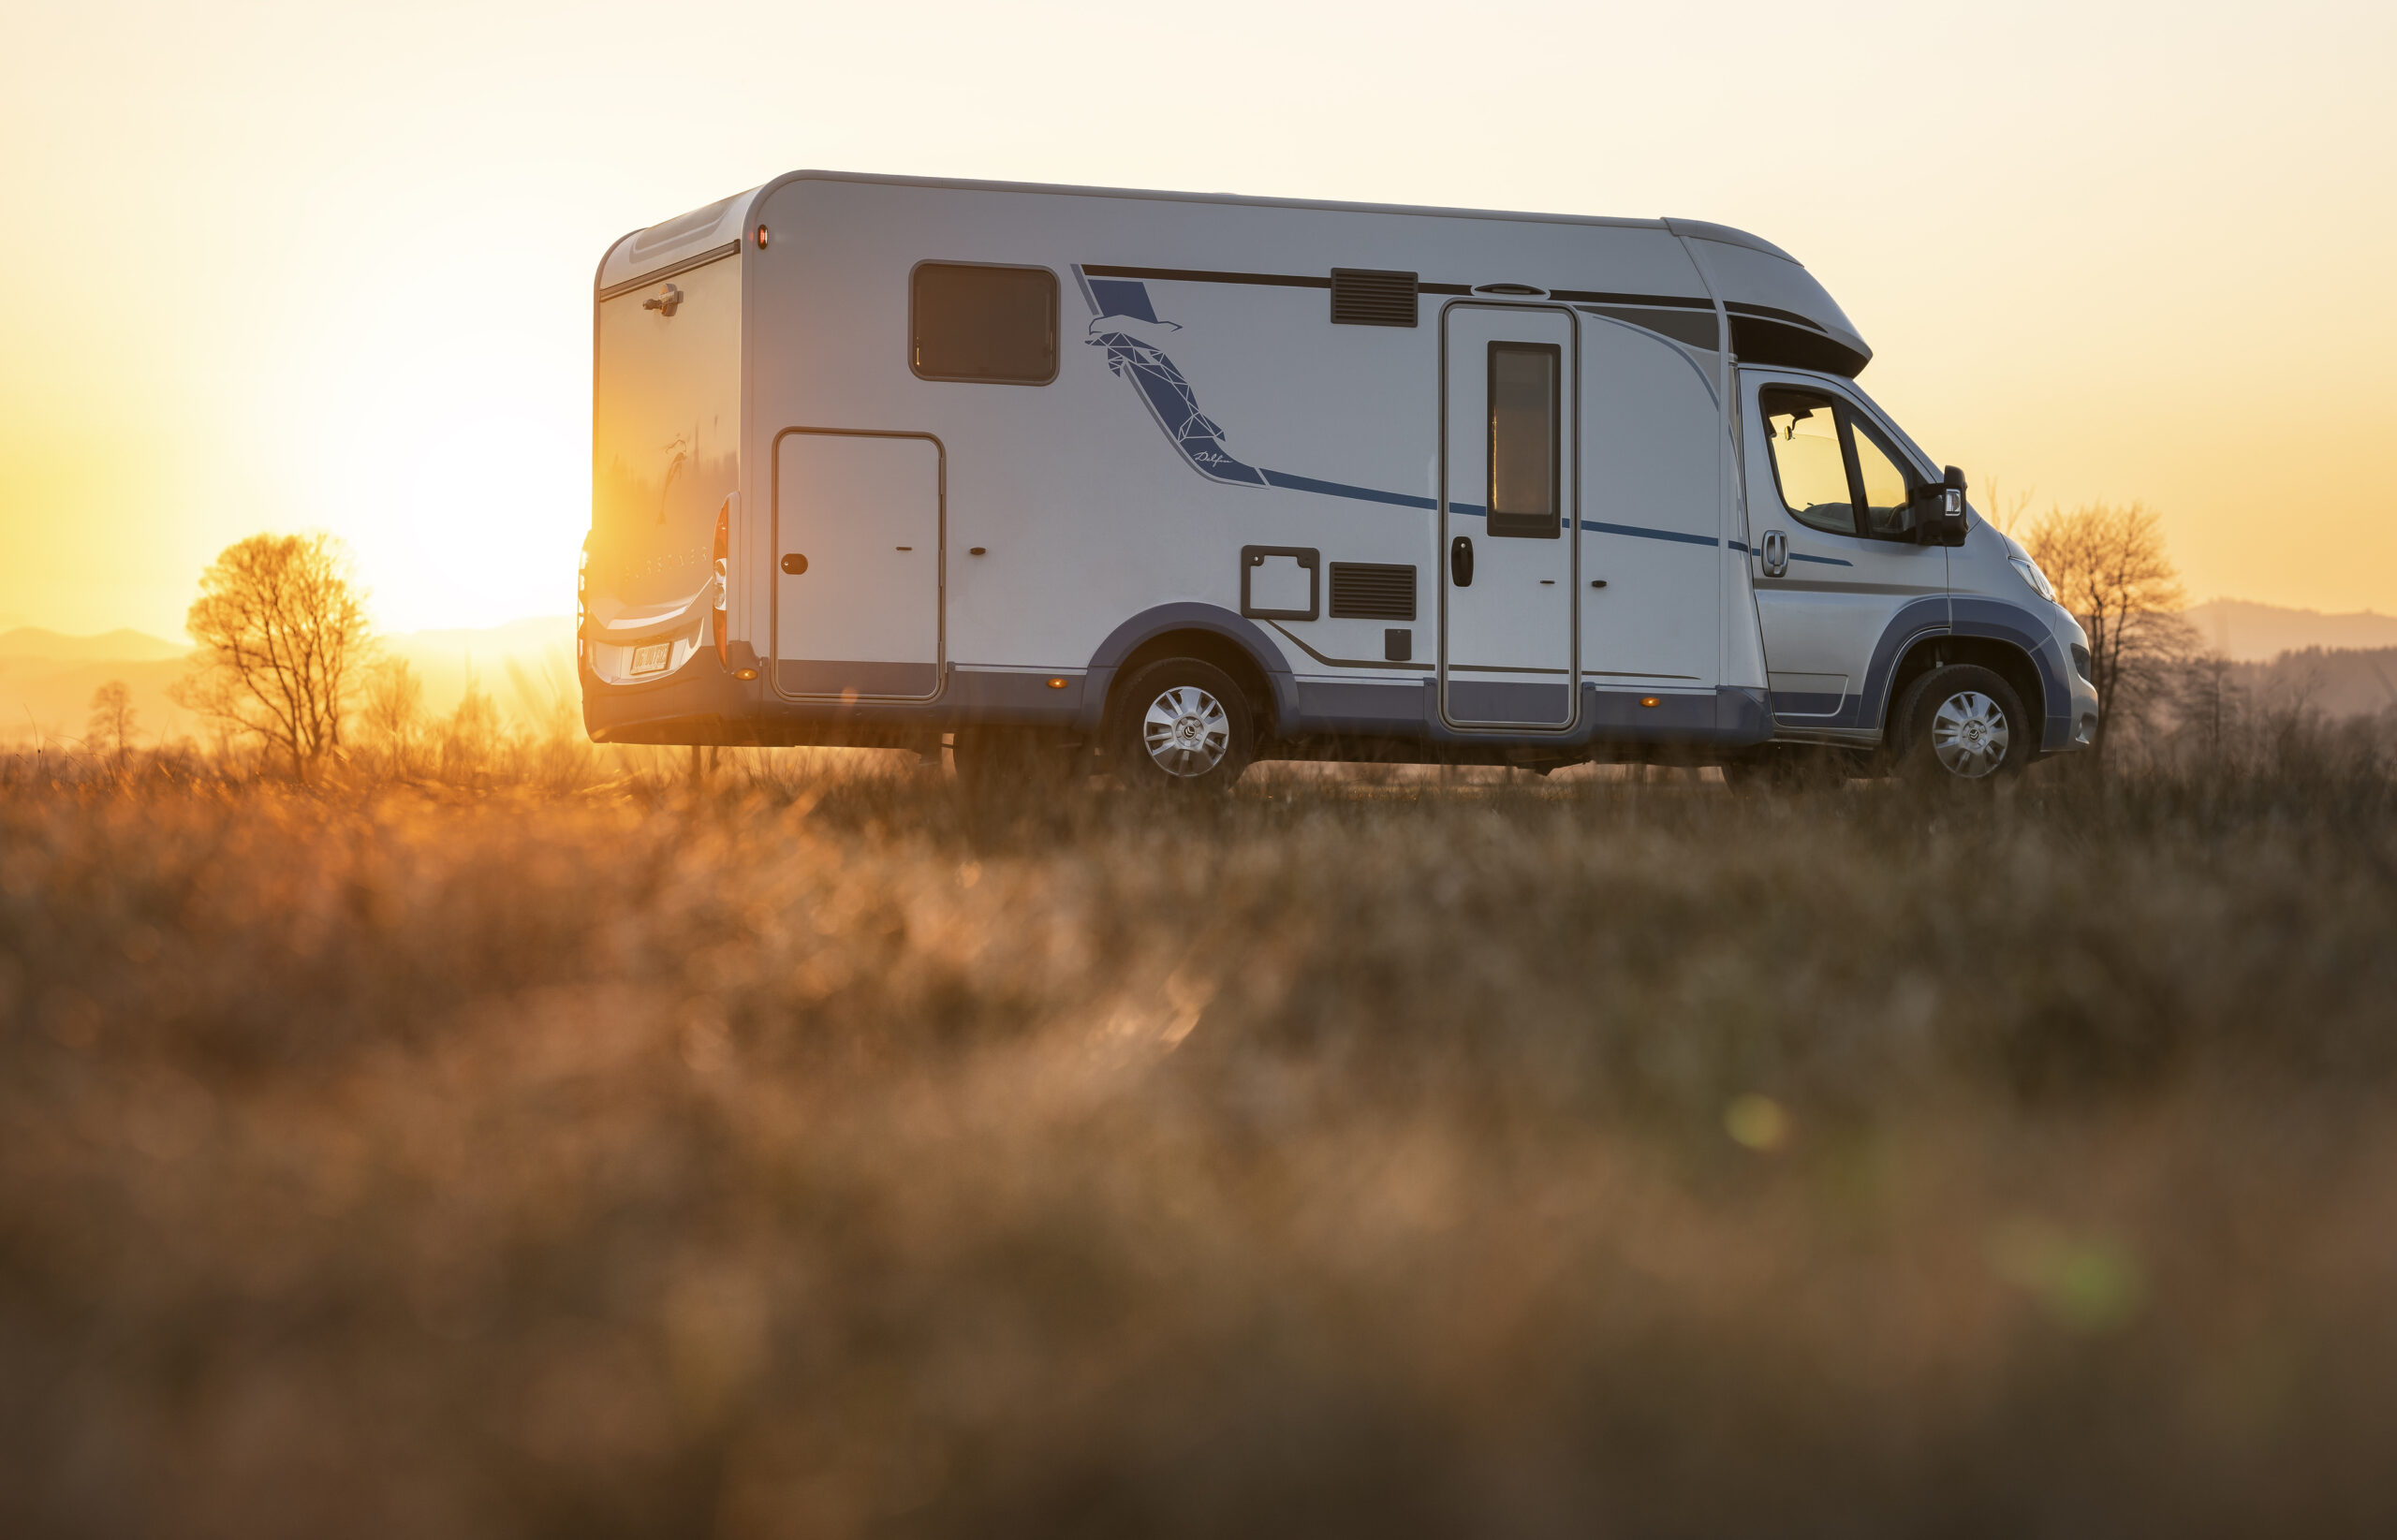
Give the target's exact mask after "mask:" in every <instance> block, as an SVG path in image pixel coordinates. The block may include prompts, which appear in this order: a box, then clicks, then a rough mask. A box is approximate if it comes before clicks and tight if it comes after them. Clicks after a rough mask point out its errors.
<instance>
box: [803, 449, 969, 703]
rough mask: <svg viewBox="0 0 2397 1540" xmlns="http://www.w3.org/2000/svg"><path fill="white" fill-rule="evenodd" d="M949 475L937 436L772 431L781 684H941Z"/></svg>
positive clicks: (911, 692)
mask: <svg viewBox="0 0 2397 1540" xmlns="http://www.w3.org/2000/svg"><path fill="white" fill-rule="evenodd" d="M946 477H947V456H946V454H945V453H944V451H943V450H942V447H941V443H940V440H938V439H936V438H934V437H933V436H932V435H931V434H930V433H853V432H843V431H836V430H831V429H820V428H786V429H785V430H783V432H782V433H780V434H779V435H777V436H776V437H775V439H774V520H773V530H774V685H775V688H777V689H778V690H780V691H781V692H782V693H783V694H785V695H790V696H838V697H844V698H846V699H853V700H854V699H882V700H892V699H903V700H922V699H926V698H929V697H932V696H934V695H937V694H938V693H939V691H940V678H941V664H942V661H943V659H942V634H941V572H942V554H943V552H942V542H943V534H944V529H945V525H946V521H945V519H944V516H943V490H944V488H945V486H946Z"/></svg>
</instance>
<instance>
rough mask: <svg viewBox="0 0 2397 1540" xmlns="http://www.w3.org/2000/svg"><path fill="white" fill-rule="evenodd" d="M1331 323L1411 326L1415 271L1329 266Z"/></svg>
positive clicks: (1336, 324)
mask: <svg viewBox="0 0 2397 1540" xmlns="http://www.w3.org/2000/svg"><path fill="white" fill-rule="evenodd" d="M1331 324H1332V325H1334V326H1413V325H1414V324H1415V274H1413V273H1411V272H1384V271H1379V270H1377V269H1374V268H1334V269H1332V270H1331Z"/></svg>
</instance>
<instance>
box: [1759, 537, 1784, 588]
mask: <svg viewBox="0 0 2397 1540" xmlns="http://www.w3.org/2000/svg"><path fill="white" fill-rule="evenodd" d="M1762 555H1763V556H1764V575H1765V576H1766V577H1768V578H1778V577H1780V576H1781V575H1782V574H1784V573H1786V572H1787V571H1788V570H1789V533H1788V531H1787V530H1778V529H1769V530H1767V531H1765V532H1764V546H1763V550H1762Z"/></svg>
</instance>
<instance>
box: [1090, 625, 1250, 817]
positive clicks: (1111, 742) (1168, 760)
mask: <svg viewBox="0 0 2397 1540" xmlns="http://www.w3.org/2000/svg"><path fill="white" fill-rule="evenodd" d="M1107 752H1108V756H1109V758H1110V759H1111V760H1112V761H1113V762H1114V767H1115V773H1116V774H1117V776H1119V777H1120V778H1121V779H1122V780H1123V782H1124V785H1125V787H1126V788H1128V789H1131V790H1136V791H1137V790H1150V791H1158V792H1166V793H1172V794H1179V795H1185V796H1186V795H1191V794H1194V793H1198V792H1208V791H1214V792H1222V791H1228V790H1230V789H1231V786H1232V783H1234V782H1235V781H1238V780H1239V779H1240V778H1241V772H1242V771H1243V770H1247V769H1248V764H1249V760H1250V759H1251V758H1252V757H1254V756H1255V755H1256V752H1257V737H1256V728H1255V726H1254V724H1253V723H1252V722H1251V721H1250V719H1249V710H1248V697H1246V696H1243V694H1241V690H1240V686H1239V685H1237V684H1235V683H1233V682H1232V680H1231V676H1230V675H1228V674H1227V673H1225V672H1224V671H1223V670H1222V669H1221V668H1218V667H1215V666H1214V665H1213V664H1212V663H1201V662H1199V661H1198V659H1197V658H1163V659H1160V660H1158V661H1157V662H1155V663H1152V664H1150V665H1149V666H1148V667H1144V668H1142V669H1141V670H1140V672H1139V673H1137V674H1135V675H1133V676H1132V677H1131V678H1130V679H1129V680H1127V681H1125V682H1124V684H1123V685H1121V686H1120V687H1119V688H1118V689H1117V691H1116V693H1115V700H1114V703H1113V706H1112V707H1111V708H1110V723H1109V732H1108V735H1107Z"/></svg>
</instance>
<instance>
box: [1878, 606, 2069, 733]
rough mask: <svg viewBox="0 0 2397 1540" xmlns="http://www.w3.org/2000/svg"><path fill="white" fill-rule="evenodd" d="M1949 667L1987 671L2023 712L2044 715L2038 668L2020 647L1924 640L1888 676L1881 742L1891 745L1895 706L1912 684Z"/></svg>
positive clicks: (1950, 637) (1996, 641)
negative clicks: (2001, 682) (1970, 666)
mask: <svg viewBox="0 0 2397 1540" xmlns="http://www.w3.org/2000/svg"><path fill="white" fill-rule="evenodd" d="M1949 664H1973V665H1976V666H1978V667H1983V668H1986V669H1988V670H1989V671H1990V672H1991V673H1993V674H1995V675H1996V676H1997V677H1998V678H2000V679H2002V680H2004V681H2006V682H2007V686H2008V687H2009V688H2010V689H2012V690H2013V692H2014V697H2015V698H2016V699H2017V700H2019V701H2021V702H2022V709H2023V710H2024V711H2030V712H2033V713H2043V712H2044V709H2045V706H2046V701H2047V690H2046V683H2045V681H2044V680H2043V679H2042V678H2041V675H2040V671H2039V666H2038V665H2037V663H2036V662H2034V661H2033V659H2032V657H2031V654H2030V653H2027V652H2025V651H2024V650H2023V649H2022V647H2020V646H2018V645H2017V644H2015V643H2014V642H2011V641H2007V640H2002V639H2000V638H1996V637H1978V636H1960V635H1956V634H1954V633H1948V634H1944V635H1940V636H1931V637H1925V638H1921V639H1920V640H1919V641H1917V642H1916V643H1915V644H1914V645H1913V646H1911V647H1909V648H1908V649H1906V653H1905V655H1904V657H1903V658H1901V659H1899V660H1898V667H1897V668H1896V670H1895V671H1894V672H1893V673H1892V674H1891V675H1890V692H1889V696H1888V697H1887V699H1886V700H1885V701H1884V702H1883V704H1882V710H1881V731H1882V739H1883V741H1885V742H1887V741H1892V737H1893V735H1894V733H1895V731H1896V727H1897V724H1896V723H1895V722H1894V721H1893V720H1892V718H1893V717H1894V716H1895V715H1896V713H1897V710H1898V703H1899V702H1900V701H1903V700H1904V699H1905V697H1906V691H1907V690H1908V689H1909V688H1911V687H1912V686H1913V684H1914V682H1915V681H1917V680H1919V679H1920V678H1922V677H1923V676H1924V675H1925V674H1928V673H1930V672H1931V671H1932V670H1933V669H1934V668H1944V667H1948V665H1949ZM2026 726H2028V724H2026ZM2034 736H2035V737H2036V736H2037V735H2036V734H2035V735H2034ZM2035 753H2036V750H2035Z"/></svg>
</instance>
